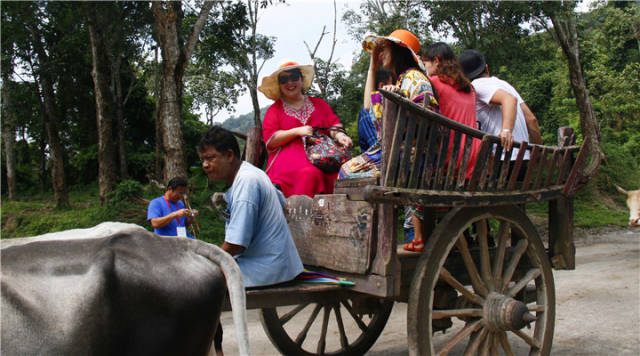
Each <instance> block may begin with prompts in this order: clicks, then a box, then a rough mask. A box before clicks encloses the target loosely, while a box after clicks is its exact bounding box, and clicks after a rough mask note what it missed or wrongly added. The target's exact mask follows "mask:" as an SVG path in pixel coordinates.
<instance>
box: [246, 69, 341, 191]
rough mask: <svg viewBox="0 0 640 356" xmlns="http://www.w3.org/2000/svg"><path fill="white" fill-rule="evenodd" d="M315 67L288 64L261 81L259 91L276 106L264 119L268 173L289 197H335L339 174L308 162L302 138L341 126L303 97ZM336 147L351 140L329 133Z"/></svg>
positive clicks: (316, 101) (318, 103) (317, 102)
mask: <svg viewBox="0 0 640 356" xmlns="http://www.w3.org/2000/svg"><path fill="white" fill-rule="evenodd" d="M313 74H314V73H313V66H311V65H299V64H298V63H296V62H285V63H284V64H282V65H281V66H280V67H279V68H278V69H277V70H276V71H275V72H273V74H271V75H270V76H267V77H264V78H262V85H260V87H259V88H258V89H259V90H260V91H261V92H262V93H263V94H264V95H265V96H266V97H267V98H269V99H272V100H275V103H273V105H271V107H270V108H269V109H268V110H267V113H266V115H265V117H264V122H263V124H262V126H263V139H264V142H265V143H266V146H267V150H268V151H269V159H268V161H267V169H266V173H267V175H268V176H269V178H270V179H271V181H272V182H273V183H274V184H278V185H279V186H280V187H281V189H282V192H283V193H284V195H285V196H286V197H289V196H291V195H307V196H309V197H313V196H314V195H316V194H318V193H325V194H331V193H333V186H334V182H335V180H336V177H337V173H325V172H323V171H322V170H320V169H319V168H318V167H316V166H314V165H313V164H311V163H310V162H309V160H308V159H307V155H306V152H305V149H304V144H303V140H302V137H304V136H311V135H312V134H313V128H314V127H331V126H342V124H341V123H340V119H338V117H337V116H336V114H334V113H333V110H331V107H330V106H329V104H327V103H326V102H325V101H324V100H322V99H320V98H313V97H310V96H307V95H305V94H304V91H305V90H307V89H309V88H310V87H311V82H312V81H313ZM330 135H331V137H332V138H333V139H334V140H335V141H336V143H338V144H340V145H343V146H345V147H347V148H351V146H353V142H352V141H351V138H350V137H349V136H347V135H346V134H345V133H343V132H339V131H337V130H331V131H330Z"/></svg>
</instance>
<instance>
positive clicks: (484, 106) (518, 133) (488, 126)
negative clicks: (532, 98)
mask: <svg viewBox="0 0 640 356" xmlns="http://www.w3.org/2000/svg"><path fill="white" fill-rule="evenodd" d="M471 84H473V88H474V89H475V91H476V117H477V119H478V122H480V130H482V131H484V132H487V133H490V134H492V135H496V136H498V135H499V134H500V132H501V131H502V105H498V104H492V103H491V98H492V97H493V95H494V94H495V93H496V91H498V89H502V90H504V91H506V92H507V93H509V94H511V95H513V96H515V97H516V99H517V100H518V103H517V105H516V122H515V125H514V127H513V131H512V133H511V134H512V135H513V139H514V140H515V141H519V142H522V141H527V142H529V131H527V122H526V121H525V118H524V113H523V112H522V109H521V108H520V104H522V103H524V100H522V98H521V97H520V94H518V92H517V91H516V89H515V88H514V87H512V86H511V84H509V83H507V82H505V81H504V80H502V79H499V78H497V77H483V78H476V79H474V80H473V81H472V82H471ZM517 155H518V149H517V148H514V149H513V153H511V160H515V159H516V157H517ZM502 157H503V158H504V155H503V156H502ZM524 159H529V152H526V153H525V154H524Z"/></svg>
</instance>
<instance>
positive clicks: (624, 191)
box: [614, 184, 629, 195]
mask: <svg viewBox="0 0 640 356" xmlns="http://www.w3.org/2000/svg"><path fill="white" fill-rule="evenodd" d="M614 185H615V186H616V189H618V191H619V192H620V193H622V194H624V195H629V192H627V191H626V190H624V189H622V188H621V187H620V186H619V185H617V184H614Z"/></svg>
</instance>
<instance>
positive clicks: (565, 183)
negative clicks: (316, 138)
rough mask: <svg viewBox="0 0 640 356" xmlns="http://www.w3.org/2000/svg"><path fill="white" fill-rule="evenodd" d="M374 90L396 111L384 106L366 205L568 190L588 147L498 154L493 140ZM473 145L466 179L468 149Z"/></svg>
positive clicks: (466, 201) (523, 146)
mask: <svg viewBox="0 0 640 356" xmlns="http://www.w3.org/2000/svg"><path fill="white" fill-rule="evenodd" d="M381 92H382V94H383V95H384V97H385V98H386V99H387V100H388V101H390V102H391V103H393V104H396V105H397V107H396V105H393V104H392V105H386V107H385V110H386V115H385V122H384V123H383V125H384V129H383V178H382V184H381V185H380V186H375V185H369V186H367V187H366V189H365V190H364V199H365V200H369V201H390V202H396V203H404V204H415V205H424V206H457V205H465V206H467V205H469V206H472V205H476V206H477V205H504V204H517V203H525V202H529V201H537V200H550V199H553V198H555V197H557V196H559V195H564V196H570V195H572V194H573V193H574V192H575V188H576V186H577V183H578V181H579V178H580V176H579V174H580V173H581V171H582V169H583V167H584V164H585V160H586V156H587V149H586V147H588V145H587V144H585V143H583V145H582V147H581V146H576V145H572V146H560V147H558V146H544V145H536V144H529V143H527V142H514V143H513V147H515V148H516V149H517V150H510V151H505V150H504V148H503V146H502V144H501V140H500V137H497V136H494V135H490V134H487V133H485V132H482V131H479V130H476V129H473V128H471V127H469V126H466V125H463V124H460V123H458V122H456V121H453V120H451V119H448V118H446V117H444V116H442V115H440V114H438V113H435V112H433V111H431V110H428V109H427V108H425V107H423V106H421V105H418V104H415V103H413V102H412V101H410V100H408V99H406V98H403V97H401V96H400V95H398V94H395V93H392V92H388V91H384V90H382V91H381ZM478 142H479V143H480V148H479V151H478V154H477V158H476V160H475V165H474V167H473V170H472V172H471V174H470V176H469V175H468V174H467V169H468V166H469V165H470V164H471V155H472V146H473V145H474V144H477V143H478ZM585 142H586V140H585ZM516 151H517V153H515V155H514V152H516ZM525 153H528V156H529V159H528V160H526V159H525V157H526V155H525Z"/></svg>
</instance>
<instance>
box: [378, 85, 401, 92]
mask: <svg viewBox="0 0 640 356" xmlns="http://www.w3.org/2000/svg"><path fill="white" fill-rule="evenodd" d="M382 89H384V90H386V91H390V92H392V93H398V92H400V87H399V86H396V85H393V84H387V85H384V86H383V87H382Z"/></svg>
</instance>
